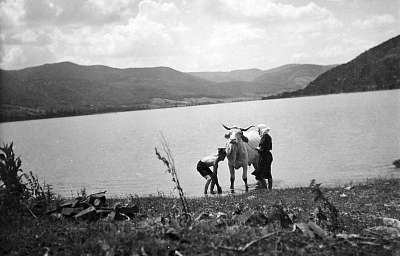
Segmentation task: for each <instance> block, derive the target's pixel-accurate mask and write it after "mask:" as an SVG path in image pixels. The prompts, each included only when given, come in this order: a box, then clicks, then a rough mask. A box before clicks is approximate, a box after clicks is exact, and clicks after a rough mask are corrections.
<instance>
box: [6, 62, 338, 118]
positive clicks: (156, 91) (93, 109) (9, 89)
mask: <svg viewBox="0 0 400 256" xmlns="http://www.w3.org/2000/svg"><path fill="white" fill-rule="evenodd" d="M331 67H332V66H319V65H308V64H291V65H285V66H282V67H279V68H275V69H271V70H264V71H263V70H257V69H253V70H235V71H231V72H225V73H224V77H225V78H224V79H219V80H218V79H217V80H216V79H212V77H213V72H207V73H184V72H180V71H177V70H174V69H172V68H168V67H151V68H127V69H118V68H112V67H107V66H101V65H94V66H83V65H78V64H75V63H72V62H61V63H54V64H45V65H41V66H36V67H30V68H25V69H21V70H1V71H0V74H1V86H0V95H1V96H0V97H1V98H0V99H1V112H0V113H1V120H2V121H7V120H21V119H32V118H40V117H51V116H64V115H79V114H89V113H100V112H110V111H124V110H135V109H148V108H160V107H171V106H188V105H196V104H207V103H219V102H230V101H238V100H254V99H261V97H262V96H269V95H273V94H276V93H280V92H282V91H293V90H296V89H300V88H304V87H305V86H306V85H307V83H308V82H310V81H311V80H312V79H314V78H315V77H317V76H318V75H319V74H321V73H322V72H324V71H325V70H327V69H329V68H331ZM256 73H257V75H256ZM215 76H221V72H215Z"/></svg>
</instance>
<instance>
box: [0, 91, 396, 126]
mask: <svg viewBox="0 0 400 256" xmlns="http://www.w3.org/2000/svg"><path fill="white" fill-rule="evenodd" d="M392 90H399V89H398V88H394V89H384V90H368V91H351V92H335V93H326V94H313V95H296V96H291V93H295V92H284V93H281V94H276V95H271V96H263V97H261V98H259V97H249V98H228V99H222V98H215V99H214V100H211V101H207V102H204V103H201V102H200V103H188V104H184V103H169V104H168V103H166V104H160V105H155V104H154V105H151V104H142V105H136V106H132V107H125V108H124V107H115V108H113V107H111V108H109V109H100V110H91V109H90V108H88V109H83V110H74V111H71V112H68V111H65V112H57V113H39V114H38V115H27V114H25V113H22V114H20V115H17V116H12V115H11V114H10V113H8V114H7V116H6V115H4V114H3V115H0V124H1V123H3V124H4V123H12V122H21V121H32V120H41V119H53V118H64V117H74V116H88V115H98V114H110V113H118V112H129V111H142V110H154V109H169V108H182V107H193V106H204V105H216V104H225V103H237V102H251V101H264V100H275V99H291V98H303V97H315V96H326V95H338V94H351V93H366V92H375V91H392ZM165 100H168V99H165ZM175 102H179V101H175ZM17 107H18V106H17ZM1 111H3V110H1ZM41 111H45V110H41Z"/></svg>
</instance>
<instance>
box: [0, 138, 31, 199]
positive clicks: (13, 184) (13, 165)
mask: <svg viewBox="0 0 400 256" xmlns="http://www.w3.org/2000/svg"><path fill="white" fill-rule="evenodd" d="M21 163H22V162H21V159H20V158H19V157H16V156H15V153H14V150H13V143H12V142H11V143H10V144H5V145H3V146H2V147H0V181H1V182H2V184H1V185H0V187H2V188H4V190H5V192H6V194H7V195H9V196H13V197H16V198H19V197H23V195H24V192H25V191H26V186H25V184H24V183H23V182H22V178H23V177H24V174H23V171H22V169H21Z"/></svg>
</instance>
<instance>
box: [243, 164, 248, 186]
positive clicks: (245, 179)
mask: <svg viewBox="0 0 400 256" xmlns="http://www.w3.org/2000/svg"><path fill="white" fill-rule="evenodd" d="M242 179H243V181H244V186H245V188H246V192H247V191H249V186H248V185H247V164H245V165H244V166H243V173H242Z"/></svg>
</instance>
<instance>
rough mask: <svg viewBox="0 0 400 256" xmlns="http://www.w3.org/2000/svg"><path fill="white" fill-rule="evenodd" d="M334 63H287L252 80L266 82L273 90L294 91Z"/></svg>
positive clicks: (259, 82)
mask: <svg viewBox="0 0 400 256" xmlns="http://www.w3.org/2000/svg"><path fill="white" fill-rule="evenodd" d="M335 66H336V65H327V66H322V65H313V64H289V65H284V66H280V67H277V68H274V69H270V70H266V71H264V73H263V74H262V75H261V76H259V77H257V78H256V79H255V80H254V82H255V83H258V84H264V85H265V84H267V85H268V86H269V88H270V90H272V89H274V91H275V92H284V91H295V90H298V89H303V88H304V87H306V86H307V85H308V83H310V82H311V81H312V80H314V79H315V78H316V77H317V76H319V75H320V74H322V73H324V72H326V71H327V70H330V69H332V68H333V67H335Z"/></svg>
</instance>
